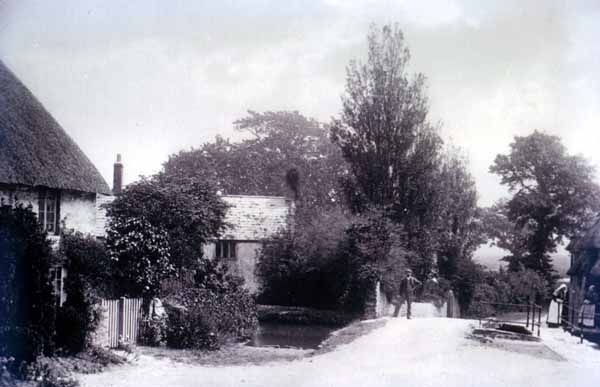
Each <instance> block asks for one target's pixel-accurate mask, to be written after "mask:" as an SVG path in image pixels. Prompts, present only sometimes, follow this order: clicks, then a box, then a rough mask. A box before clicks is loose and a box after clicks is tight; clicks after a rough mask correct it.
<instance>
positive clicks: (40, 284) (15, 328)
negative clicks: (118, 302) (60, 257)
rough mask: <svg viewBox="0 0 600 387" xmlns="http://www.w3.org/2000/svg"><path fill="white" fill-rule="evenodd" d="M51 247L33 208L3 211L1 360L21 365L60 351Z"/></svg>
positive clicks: (0, 232)
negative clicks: (56, 337) (57, 348)
mask: <svg viewBox="0 0 600 387" xmlns="http://www.w3.org/2000/svg"><path fill="white" fill-rule="evenodd" d="M51 260H52V257H51V247H50V242H49V241H48V239H47V237H46V233H45V232H43V231H42V230H41V228H40V226H39V225H38V221H37V218H36V216H35V214H34V213H33V212H32V211H31V208H30V207H27V208H25V207H23V205H21V204H17V205H16V207H14V208H13V207H10V206H1V207H0V356H5V357H10V356H12V357H14V358H15V364H17V365H18V364H20V363H21V361H32V360H34V359H35V358H36V357H37V356H38V355H41V354H44V353H45V354H51V353H52V352H53V350H54V343H53V334H54V332H53V328H54V324H53V322H54V302H55V301H54V296H53V295H52V288H51V286H50V279H49V274H50V267H51Z"/></svg>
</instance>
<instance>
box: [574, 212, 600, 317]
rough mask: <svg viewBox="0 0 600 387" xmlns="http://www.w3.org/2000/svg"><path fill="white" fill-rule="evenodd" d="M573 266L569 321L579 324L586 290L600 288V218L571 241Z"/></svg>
mask: <svg viewBox="0 0 600 387" xmlns="http://www.w3.org/2000/svg"><path fill="white" fill-rule="evenodd" d="M567 249H568V250H569V251H570V252H571V267H570V268H569V271H568V272H567V274H568V275H569V276H570V282H569V299H568V305H569V312H570V313H569V317H568V318H569V321H570V323H571V324H573V325H574V326H575V327H577V326H578V325H579V320H580V316H579V310H580V308H581V304H582V303H583V300H584V297H585V293H586V290H587V289H588V288H589V287H590V286H591V285H595V287H596V289H600V219H599V220H598V221H596V223H595V224H594V225H593V226H592V227H591V228H590V229H589V230H588V231H587V232H586V233H585V234H584V235H583V236H582V237H581V238H579V239H577V240H574V241H571V243H570V244H569V246H568V247H567Z"/></svg>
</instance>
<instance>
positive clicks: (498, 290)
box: [465, 269, 548, 316]
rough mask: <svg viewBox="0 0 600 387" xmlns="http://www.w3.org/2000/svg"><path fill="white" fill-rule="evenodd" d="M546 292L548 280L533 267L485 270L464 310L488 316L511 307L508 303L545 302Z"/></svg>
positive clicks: (476, 314) (481, 273)
mask: <svg viewBox="0 0 600 387" xmlns="http://www.w3.org/2000/svg"><path fill="white" fill-rule="evenodd" d="M547 294H548V284H547V282H546V280H545V279H544V277H543V276H541V275H540V274H539V273H537V272H535V271H534V270H530V269H522V270H518V271H506V270H500V271H482V272H480V277H479V282H477V283H475V284H474V286H473V289H472V296H471V300H470V301H469V303H468V305H467V307H466V308H465V310H466V314H467V315H470V316H486V315H487V316H489V315H492V314H493V313H495V312H496V311H502V310H503V309H505V310H511V307H510V306H507V305H506V304H519V305H525V304H531V303H537V304H543V303H545V302H546V298H547ZM490 303H491V304H497V305H489V304H490ZM502 304H505V305H502ZM513 309H514V308H513Z"/></svg>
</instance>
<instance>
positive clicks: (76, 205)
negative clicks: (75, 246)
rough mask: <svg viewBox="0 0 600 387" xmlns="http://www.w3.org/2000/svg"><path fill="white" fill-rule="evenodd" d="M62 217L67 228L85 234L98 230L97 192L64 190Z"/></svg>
mask: <svg viewBox="0 0 600 387" xmlns="http://www.w3.org/2000/svg"><path fill="white" fill-rule="evenodd" d="M60 219H61V222H64V226H65V229H66V230H75V231H79V232H81V233H84V234H94V233H95V231H96V194H90V193H79V192H70V191H62V192H61V196H60Z"/></svg>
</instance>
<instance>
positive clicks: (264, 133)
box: [164, 111, 345, 210]
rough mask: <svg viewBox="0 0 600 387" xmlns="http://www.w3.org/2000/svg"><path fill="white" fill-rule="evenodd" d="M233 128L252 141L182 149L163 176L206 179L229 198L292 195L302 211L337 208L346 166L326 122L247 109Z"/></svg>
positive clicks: (167, 163) (210, 143)
mask: <svg viewBox="0 0 600 387" xmlns="http://www.w3.org/2000/svg"><path fill="white" fill-rule="evenodd" d="M234 125H235V127H236V129H237V130H239V131H240V132H244V133H246V134H249V135H250V136H251V137H250V138H247V139H245V140H243V141H240V142H231V141H230V140H228V139H223V138H221V137H217V138H216V139H215V141H214V142H209V143H206V144H204V145H203V146H202V147H200V148H198V149H192V150H189V151H181V152H179V153H178V154H175V155H172V156H171V157H170V158H169V160H168V161H167V162H166V163H165V165H164V168H165V173H167V174H171V175H177V176H183V177H192V176H195V177H199V178H202V179H207V180H209V181H211V182H213V183H214V184H215V186H216V187H217V189H218V190H220V191H221V192H222V193H223V194H226V195H240V194H246V195H283V196H291V197H294V198H296V199H297V206H298V207H299V210H300V209H314V210H318V209H319V208H327V207H331V206H337V205H338V203H339V200H340V190H339V188H338V180H339V177H340V176H341V175H343V174H344V172H345V163H344V161H343V159H342V157H341V154H340V152H339V150H338V149H337V147H335V146H334V145H332V144H331V143H330V141H329V139H328V130H327V128H326V127H325V126H324V125H323V124H321V123H319V122H317V121H315V120H314V119H311V118H306V117H304V116H303V115H301V114H300V113H298V112H289V111H278V112H264V113H257V112H254V111H249V112H248V116H246V117H244V118H241V119H239V120H237V121H235V123H234Z"/></svg>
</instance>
